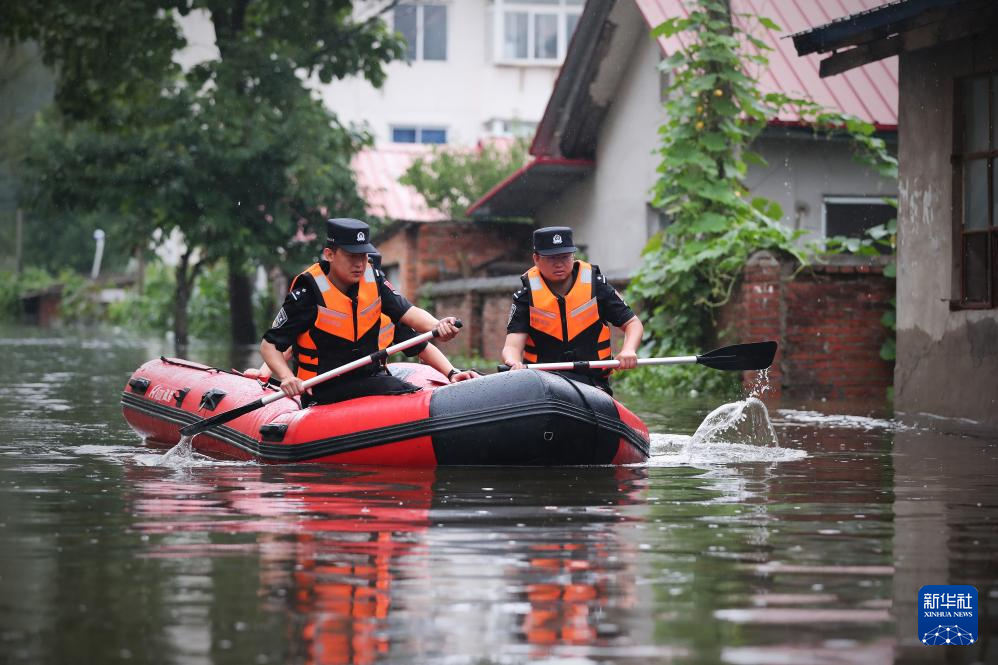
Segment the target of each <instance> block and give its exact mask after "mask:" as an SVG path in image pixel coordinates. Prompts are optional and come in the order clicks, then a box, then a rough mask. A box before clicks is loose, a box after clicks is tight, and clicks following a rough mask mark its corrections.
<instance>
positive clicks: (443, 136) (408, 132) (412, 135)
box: [392, 125, 447, 145]
mask: <svg viewBox="0 0 998 665" xmlns="http://www.w3.org/2000/svg"><path fill="white" fill-rule="evenodd" d="M392 143H433V144H438V145H440V144H444V143H447V130H446V129H444V128H442V127H412V126H403V125H399V126H396V127H392Z"/></svg>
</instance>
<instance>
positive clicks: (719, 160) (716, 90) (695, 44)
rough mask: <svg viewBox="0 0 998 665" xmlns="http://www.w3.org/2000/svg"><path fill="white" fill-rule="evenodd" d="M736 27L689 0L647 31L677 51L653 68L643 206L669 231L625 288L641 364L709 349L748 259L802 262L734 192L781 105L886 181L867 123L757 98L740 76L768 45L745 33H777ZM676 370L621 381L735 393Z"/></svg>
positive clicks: (714, 9) (777, 214)
mask: <svg viewBox="0 0 998 665" xmlns="http://www.w3.org/2000/svg"><path fill="white" fill-rule="evenodd" d="M737 19H738V20H737V21H733V20H732V16H731V15H730V13H729V9H728V6H727V4H726V3H724V2H722V1H721V0H697V1H696V2H695V3H693V7H692V8H691V11H690V13H689V15H688V16H686V17H672V18H669V19H668V20H666V21H665V22H664V23H662V24H661V25H659V26H657V27H656V28H655V29H654V30H653V31H652V34H653V35H654V36H655V37H661V36H666V37H672V36H678V35H680V34H681V35H682V40H680V41H681V42H682V44H683V46H682V47H680V48H679V49H678V50H677V51H676V52H675V53H673V54H672V55H671V56H670V57H668V58H667V59H666V60H665V61H663V63H662V65H661V66H662V69H663V70H664V71H666V72H668V73H669V74H670V76H671V77H672V79H671V84H670V87H669V96H668V100H667V101H666V103H665V108H666V112H667V120H666V121H665V123H664V124H663V125H662V126H661V127H660V128H659V137H660V146H659V155H660V160H661V161H660V164H659V167H658V172H659V178H658V180H657V182H656V184H655V186H654V188H653V205H655V206H656V207H658V208H660V209H661V210H663V211H664V213H665V214H666V216H667V218H668V220H669V224H668V225H667V226H666V228H665V229H664V230H662V231H660V232H659V233H657V234H656V235H654V236H652V237H651V239H650V240H649V242H648V244H647V246H646V247H645V249H644V252H643V258H644V261H643V264H642V266H641V268H640V270H639V271H638V273H637V275H636V276H635V278H634V279H633V280H632V282H631V284H630V286H629V287H628V293H629V296H630V297H631V298H632V299H634V300H635V301H637V302H638V303H640V306H641V308H642V310H643V312H644V319H645V321H646V324H645V329H646V341H645V344H644V348H643V349H642V352H643V353H645V354H648V355H685V354H689V353H695V352H697V351H698V350H701V349H703V348H704V347H705V346H707V345H708V344H710V343H712V342H713V341H715V340H716V338H717V337H718V331H717V330H716V329H715V328H716V327H715V323H714V311H715V310H716V308H718V307H720V306H722V305H724V304H725V303H727V302H728V300H729V298H730V296H731V293H732V289H733V288H734V286H735V284H736V281H737V279H738V277H739V275H740V273H741V270H742V268H743V267H744V265H745V262H746V260H747V259H748V257H749V256H750V255H751V254H752V253H753V252H755V251H758V250H764V249H769V250H776V251H778V252H785V253H787V254H789V255H791V256H793V257H794V258H795V259H796V260H797V261H798V262H799V263H800V264H801V265H805V264H807V263H808V255H807V253H806V251H805V249H803V248H802V246H801V244H800V243H799V242H798V241H799V238H800V233H799V232H794V231H791V230H790V229H788V228H787V227H786V226H784V225H783V224H781V223H780V219H781V218H782V216H783V211H782V210H781V209H780V206H779V205H778V204H777V203H775V202H773V201H770V200H768V199H764V198H761V197H751V195H750V192H749V190H748V188H747V187H746V186H745V183H744V178H745V174H746V172H747V170H748V166H749V164H759V165H764V164H765V161H764V160H763V159H762V157H761V156H760V155H758V154H757V153H755V152H753V151H752V150H751V145H752V143H753V141H754V140H755V139H756V138H757V137H758V136H759V134H760V133H761V132H762V130H763V129H764V128H765V127H766V125H767V123H768V121H769V120H770V119H772V118H774V117H778V115H779V114H780V111H781V110H782V109H785V108H792V109H793V110H794V111H795V112H796V113H797V114H798V115H799V117H801V118H802V119H805V120H806V121H807V122H809V123H810V124H811V126H812V127H813V128H814V131H815V132H822V133H827V134H837V133H844V134H847V135H848V136H850V137H851V138H853V139H854V141H855V143H854V145H856V146H857V148H858V149H857V151H856V152H857V156H858V158H859V159H860V161H862V162H863V163H865V164H869V165H871V166H874V167H875V168H876V169H877V171H878V172H879V173H882V174H890V173H891V172H893V169H894V168H895V167H896V161H895V160H894V159H893V157H891V156H890V154H889V153H888V152H887V148H886V145H885V144H884V142H883V141H882V140H881V139H879V138H878V137H876V136H875V133H874V128H873V127H872V126H871V125H869V124H868V123H865V122H863V121H861V120H858V119H855V118H852V117H847V116H844V115H842V114H836V113H830V112H827V111H824V110H823V109H821V108H820V107H819V106H818V105H816V104H814V103H813V102H810V101H808V100H803V99H798V98H793V97H790V96H788V95H784V94H780V93H766V94H764V93H762V92H761V91H760V89H759V83H758V80H757V79H756V78H754V77H753V76H752V75H751V73H750V72H749V70H748V67H750V66H755V67H758V68H763V67H766V66H767V65H768V58H767V57H766V55H765V53H766V51H767V50H769V47H768V46H767V44H766V43H765V42H764V41H762V40H761V39H759V38H757V37H755V36H754V35H753V34H752V31H753V30H776V29H779V28H778V26H776V24H775V23H773V22H772V21H771V20H770V19H767V18H765V17H756V16H752V15H747V14H743V15H738V16H737ZM676 370H678V371H675V370H670V372H668V373H650V372H646V371H640V370H639V371H636V372H632V373H630V374H629V375H628V377H627V381H628V383H630V384H632V385H637V386H642V385H644V384H647V383H654V384H655V385H656V387H657V388H658V389H661V390H664V391H665V392H666V393H667V394H669V393H672V394H675V393H685V392H687V391H689V390H691V389H696V390H698V391H700V392H711V393H729V392H731V391H732V390H734V389H735V388H736V381H737V376H736V375H735V374H728V373H723V372H716V373H707V372H700V371H697V369H696V368H693V367H689V366H687V367H684V368H681V369H680V368H676Z"/></svg>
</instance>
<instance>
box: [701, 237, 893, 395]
mask: <svg viewBox="0 0 998 665" xmlns="http://www.w3.org/2000/svg"><path fill="white" fill-rule="evenodd" d="M884 263H885V260H883V259H873V260H871V259H863V258H857V257H837V259H836V261H835V262H834V263H827V264H822V265H815V266H813V267H811V268H807V269H805V270H802V271H800V272H799V273H797V274H796V275H794V274H793V271H794V269H795V267H796V266H795V264H794V262H793V260H792V259H790V258H789V257H776V256H774V255H773V254H771V253H769V252H759V253H757V254H755V255H753V256H752V257H751V258H750V260H749V262H748V264H747V265H746V267H745V271H744V273H743V275H742V278H741V280H740V281H739V284H738V285H737V287H736V290H735V292H734V294H733V296H732V299H731V302H729V303H728V305H726V306H725V307H724V308H722V311H721V312H720V315H719V317H718V330H719V331H720V341H721V343H724V344H730V343H737V342H748V341H759V340H764V339H775V340H777V341H778V342H779V343H780V350H779V352H778V353H777V357H776V361H775V362H774V363H773V367H772V368H771V369H770V372H769V378H770V386H772V388H773V390H774V392H775V393H776V394H775V395H774V397H778V396H779V394H780V393H783V394H786V395H788V396H793V397H800V398H828V399H867V400H869V399H872V400H877V401H883V400H884V398H885V396H886V390H887V388H888V387H889V386H890V385H891V383H892V381H893V373H894V366H893V363H891V362H887V361H884V360H883V359H881V358H880V347H881V345H882V344H883V343H884V340H886V339H887V335H888V334H889V331H888V330H887V328H885V327H884V326H883V325H882V324H881V323H880V318H881V317H882V316H883V314H884V312H885V311H887V309H888V308H889V301H890V299H891V298H893V297H894V280H892V279H888V278H886V277H884V276H883V265H884ZM746 379H749V377H748V376H747V377H746Z"/></svg>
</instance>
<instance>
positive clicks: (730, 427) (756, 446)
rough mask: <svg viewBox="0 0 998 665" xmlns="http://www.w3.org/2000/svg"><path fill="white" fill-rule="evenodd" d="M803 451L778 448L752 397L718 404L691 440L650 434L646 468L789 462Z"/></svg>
mask: <svg viewBox="0 0 998 665" xmlns="http://www.w3.org/2000/svg"><path fill="white" fill-rule="evenodd" d="M805 457H807V453H806V452H804V451H803V450H796V449H793V448H781V447H780V446H779V439H778V438H777V436H776V430H775V429H773V424H772V422H771V421H770V419H769V411H767V409H766V405H765V404H763V403H762V402H761V401H760V400H759V399H758V398H756V397H749V398H748V399H745V400H743V401H740V402H732V403H730V404H722V405H721V406H719V407H717V408H716V409H714V410H713V411H711V412H710V414H709V415H708V416H707V417H706V418H704V420H703V422H702V423H701V424H700V427H698V428H697V431H696V432H695V433H694V434H693V436H684V435H680V434H652V449H651V457H650V459H649V460H648V465H649V466H679V465H698V466H710V465H716V464H740V463H747V462H790V461H793V460H799V459H803V458H805Z"/></svg>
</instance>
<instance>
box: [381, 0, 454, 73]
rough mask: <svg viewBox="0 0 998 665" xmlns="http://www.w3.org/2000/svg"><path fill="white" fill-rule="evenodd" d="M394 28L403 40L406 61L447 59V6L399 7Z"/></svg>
mask: <svg viewBox="0 0 998 665" xmlns="http://www.w3.org/2000/svg"><path fill="white" fill-rule="evenodd" d="M394 27H395V32H398V33H399V34H401V35H402V37H404V38H405V43H406V51H405V59H406V60H408V61H409V62H412V61H414V60H446V59H447V5H424V4H418V5H414V4H400V5H399V6H397V7H396V8H395V10H394Z"/></svg>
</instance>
